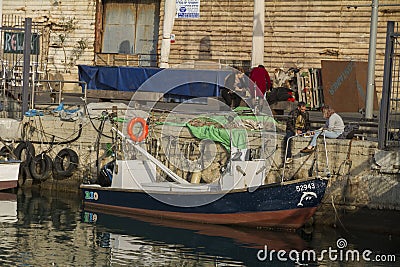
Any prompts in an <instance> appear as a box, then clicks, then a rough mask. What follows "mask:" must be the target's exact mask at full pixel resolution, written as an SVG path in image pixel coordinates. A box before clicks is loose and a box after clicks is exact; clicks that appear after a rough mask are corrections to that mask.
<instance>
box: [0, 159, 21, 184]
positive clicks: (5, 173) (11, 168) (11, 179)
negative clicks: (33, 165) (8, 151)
mask: <svg viewBox="0 0 400 267" xmlns="http://www.w3.org/2000/svg"><path fill="white" fill-rule="evenodd" d="M20 163H21V162H20V161H14V160H10V161H0V190H3V189H9V188H15V187H17V185H18V174H19V165H20Z"/></svg>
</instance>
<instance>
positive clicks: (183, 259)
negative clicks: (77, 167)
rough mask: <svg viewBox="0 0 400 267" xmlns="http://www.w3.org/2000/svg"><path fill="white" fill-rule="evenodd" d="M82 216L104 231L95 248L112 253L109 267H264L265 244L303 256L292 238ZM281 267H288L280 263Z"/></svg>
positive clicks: (254, 231)
mask: <svg viewBox="0 0 400 267" xmlns="http://www.w3.org/2000/svg"><path fill="white" fill-rule="evenodd" d="M82 214H83V221H85V222H89V223H94V224H96V226H97V229H99V230H100V229H102V228H104V229H105V230H106V229H107V231H104V232H102V231H100V233H99V239H98V242H99V244H100V246H102V247H108V248H110V250H111V263H121V262H124V261H125V262H127V261H131V260H134V262H135V263H137V262H141V263H143V264H144V265H147V266H149V265H148V264H151V266H154V265H155V264H161V265H162V266H164V264H167V265H165V266H181V265H182V264H183V263H185V266H186V265H187V264H188V263H189V262H192V263H196V262H202V263H203V264H204V263H206V262H207V263H212V264H229V265H232V264H234V265H239V266H242V265H247V266H256V265H265V263H261V262H260V261H258V259H257V256H256V255H257V252H258V250H259V249H262V248H263V247H264V245H266V244H268V245H269V247H270V249H274V250H287V251H288V250H291V249H297V250H302V249H305V248H306V246H307V243H306V242H305V241H304V240H303V239H302V238H301V237H300V236H299V235H298V234H296V233H294V232H273V231H267V230H265V229H264V230H257V229H250V228H237V227H235V228H233V227H228V226H220V225H208V224H198V223H190V222H180V221H171V220H163V219H157V218H151V217H143V216H132V217H129V218H128V217H120V216H116V215H112V214H105V213H101V212H90V211H84V212H83V213H82ZM172 261H174V264H172ZM170 264H172V265H170ZM292 264H293V263H292ZM211 266H214V265H211ZM279 266H286V264H284V263H280V264H279ZM290 266H291V265H290Z"/></svg>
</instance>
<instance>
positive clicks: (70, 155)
mask: <svg viewBox="0 0 400 267" xmlns="http://www.w3.org/2000/svg"><path fill="white" fill-rule="evenodd" d="M78 164H79V157H78V154H76V152H75V151H73V150H72V149H69V148H64V149H61V150H60V152H58V154H57V156H56V157H55V158H54V161H53V174H54V178H57V179H62V178H66V177H70V176H72V174H73V173H74V171H75V170H76V168H77V167H78Z"/></svg>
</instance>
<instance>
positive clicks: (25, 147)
mask: <svg viewBox="0 0 400 267" xmlns="http://www.w3.org/2000/svg"><path fill="white" fill-rule="evenodd" d="M23 151H25V157H24V158H22V155H23V154H22V152H23ZM14 155H15V156H16V157H17V159H19V160H21V161H25V162H26V163H27V165H28V166H29V164H30V162H31V160H32V159H33V158H34V157H35V147H34V146H33V144H32V143H31V142H29V141H24V142H21V143H19V144H18V145H17V147H16V148H15V149H14Z"/></svg>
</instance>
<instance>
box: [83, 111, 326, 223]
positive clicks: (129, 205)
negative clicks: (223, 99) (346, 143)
mask: <svg viewBox="0 0 400 267" xmlns="http://www.w3.org/2000/svg"><path fill="white" fill-rule="evenodd" d="M132 121H134V123H137V122H138V121H139V122H142V128H143V131H142V133H141V134H140V135H134V136H133V137H135V138H132V133H131V132H129V129H131V127H132V125H131V124H134V123H130V124H129V125H128V133H129V136H131V138H128V137H127V136H126V135H125V134H124V133H122V132H120V131H119V130H117V129H114V131H115V132H116V133H117V135H118V136H119V137H120V138H121V139H122V140H124V142H126V145H128V146H131V147H133V148H134V149H135V150H136V151H137V152H139V153H140V154H141V155H142V158H139V157H138V158H136V159H116V160H115V161H113V162H112V164H110V165H108V168H107V169H106V172H107V174H108V175H109V176H110V184H109V185H107V186H102V185H99V184H82V185H81V186H80V188H81V190H82V194H83V203H84V208H85V210H89V211H90V210H91V209H93V210H97V211H113V212H118V213H120V214H121V215H132V214H141V215H145V216H151V217H161V218H166V219H172V220H181V221H190V222H197V223H208V224H218V225H237V226H248V227H263V228H280V229H281V228H289V229H296V228H300V227H301V226H303V225H304V224H305V223H306V222H307V221H308V220H309V219H310V218H311V217H312V216H313V214H314V213H315V211H316V210H317V208H318V206H319V205H320V203H321V200H322V198H323V197H324V194H325V189H326V186H327V179H326V178H323V177H316V178H310V179H309V178H307V179H300V180H290V181H285V180H284V179H282V180H281V181H279V182H273V183H266V182H265V181H266V169H267V168H266V166H265V160H260V159H244V160H234V159H233V158H234V157H231V160H230V161H229V162H228V164H227V167H226V169H225V171H224V172H223V174H222V175H221V177H220V179H218V180H217V181H215V182H212V183H191V182H189V181H187V180H186V179H183V178H181V177H180V176H178V175H177V174H176V173H175V172H173V171H172V170H171V169H170V168H168V167H167V166H166V165H165V164H164V163H162V162H161V161H160V160H158V159H157V158H155V157H154V156H153V155H151V154H150V153H148V152H147V150H146V149H145V148H143V147H142V146H141V145H140V142H141V141H143V139H144V138H145V137H146V135H147V131H148V129H147V128H146V127H147V125H146V124H145V122H144V120H143V119H142V120H139V119H137V118H134V119H133V120H131V122H132ZM157 170H162V171H163V172H164V173H165V174H166V175H167V176H168V179H164V180H160V179H158V178H157Z"/></svg>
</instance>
